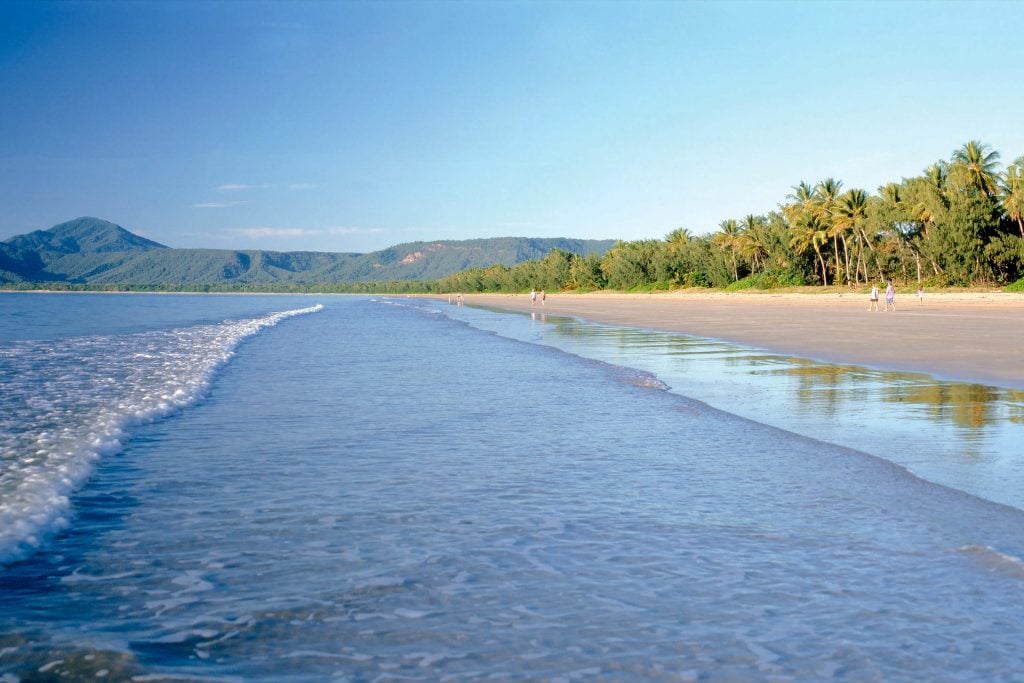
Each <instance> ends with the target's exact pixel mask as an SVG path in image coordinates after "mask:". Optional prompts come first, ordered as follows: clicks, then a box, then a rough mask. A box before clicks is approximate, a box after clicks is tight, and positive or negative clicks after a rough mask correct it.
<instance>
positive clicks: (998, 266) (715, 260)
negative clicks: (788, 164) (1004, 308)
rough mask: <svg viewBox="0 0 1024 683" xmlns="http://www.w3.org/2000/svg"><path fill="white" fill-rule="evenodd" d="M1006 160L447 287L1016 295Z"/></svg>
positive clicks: (967, 152)
mask: <svg viewBox="0 0 1024 683" xmlns="http://www.w3.org/2000/svg"><path fill="white" fill-rule="evenodd" d="M998 161H999V153H998V152H995V151H993V150H991V149H990V148H989V147H988V146H987V145H984V144H982V143H980V142H976V141H971V142H968V143H966V144H965V145H963V146H962V147H961V148H959V149H957V150H956V151H954V152H953V154H952V156H951V157H950V159H949V160H948V161H938V162H936V163H934V164H932V165H931V166H929V167H928V168H927V169H925V171H924V173H923V174H922V175H920V176H917V177H914V178H904V179H903V180H902V181H900V182H898V183H897V182H891V183H888V184H886V185H883V186H882V187H880V188H878V192H877V194H870V193H868V192H867V191H865V190H862V189H858V188H851V189H846V190H844V189H843V183H842V182H841V181H839V180H836V179H833V178H826V179H824V180H822V181H820V182H818V183H816V184H814V185H811V184H809V183H806V182H800V183H798V184H797V185H796V186H795V187H793V192H792V193H791V194H790V195H789V196H787V197H786V198H785V200H784V202H783V203H782V204H780V205H779V208H778V210H777V211H771V212H769V213H767V214H764V215H757V216H753V215H751V216H746V217H744V218H742V219H739V220H736V219H728V220H724V221H722V222H721V223H720V224H719V226H718V229H717V230H716V231H714V232H713V233H711V234H707V235H701V236H695V235H693V234H692V233H691V232H690V231H689V230H686V229H683V228H680V229H678V230H674V231H672V232H671V233H669V234H668V235H667V236H666V237H665V239H663V240H636V241H623V242H618V243H617V244H616V245H615V246H614V247H613V248H612V249H611V250H609V251H608V252H607V253H606V254H605V255H604V257H603V258H598V257H596V256H576V255H573V254H569V253H565V252H557V251H556V252H552V253H550V254H548V256H546V257H545V258H543V259H540V260H538V261H533V262H529V263H522V264H519V265H517V266H515V267H512V268H508V267H503V266H491V267H488V268H477V269H472V270H469V271H465V272H460V273H457V274H454V275H451V276H448V277H446V278H443V279H442V280H441V281H440V282H438V283H436V288H437V290H439V291H469V292H472V291H521V290H523V289H529V288H530V287H542V288H545V289H549V290H558V289H584V290H586V289H601V288H608V289H616V290H651V289H669V288H674V287H719V288H727V289H747V288H758V289H768V288H774V287H783V286H798V285H823V286H828V285H840V286H849V287H858V286H861V285H863V284H866V283H869V282H877V281H881V280H886V279H893V280H895V281H897V282H898V283H910V282H915V283H921V284H923V285H926V286H936V287H944V286H968V285H982V284H984V285H1005V284H1007V283H1013V282H1014V281H1015V280H1017V279H1018V278H1020V277H1021V275H1022V274H1024V157H1020V158H1018V159H1017V160H1016V161H1014V162H1013V163H1011V164H1009V165H1008V166H1007V167H1006V169H1005V170H1004V171H1002V172H999V171H998ZM1011 288H1014V289H1016V288H1024V283H1020V284H1017V285H1015V286H1012V287H1011Z"/></svg>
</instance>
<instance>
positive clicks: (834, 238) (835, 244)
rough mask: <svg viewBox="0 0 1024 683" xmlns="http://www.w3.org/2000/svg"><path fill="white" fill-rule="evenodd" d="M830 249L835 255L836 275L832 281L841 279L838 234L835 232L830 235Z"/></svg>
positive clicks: (841, 270)
mask: <svg viewBox="0 0 1024 683" xmlns="http://www.w3.org/2000/svg"><path fill="white" fill-rule="evenodd" d="M832 251H834V252H835V255H836V277H835V279H834V280H833V282H839V281H840V279H842V275H841V274H842V272H843V265H842V264H841V263H839V236H838V235H835V234H833V235H832Z"/></svg>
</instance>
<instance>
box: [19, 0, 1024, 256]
mask: <svg viewBox="0 0 1024 683" xmlns="http://www.w3.org/2000/svg"><path fill="white" fill-rule="evenodd" d="M1022 27H1024V2H994V3H993V2H990V3H985V2H969V3H967V2H964V3H959V2H948V3H947V2H852V1H851V2H837V3H829V2H767V1H765V2H611V3H591V2H583V1H571V2H570V1H565V2H524V1H512V2H501V1H497V0H495V1H490V2H428V1H419V2H417V1H413V0H407V1H404V2H313V3H300V2H242V1H236V2H161V1H159V0H153V1H150V2H57V3H49V2H29V3H21V2H12V1H10V0H5V1H3V2H0V239H6V238H8V237H10V236H12V235H15V234H19V233H23V232H28V231H31V230H35V229H40V228H48V227H51V226H53V225H54V224H56V223H60V222H62V221H65V220H69V219H71V218H75V217H78V216H97V217H100V218H105V219H107V220H111V221H113V222H115V223H118V224H120V225H122V226H124V227H126V228H128V229H129V230H132V231H133V232H137V233H139V234H142V235H145V236H147V237H149V238H151V239H155V240H157V241H159V242H162V243H164V244H167V245H169V246H173V247H216V248H227V247H230V248H266V249H280V250H300V249H301V250H306V249H313V250H323V251H356V252H365V251H372V250H376V249H380V248H384V247H386V246H390V245H392V244H397V243H400V242H408V241H413V240H431V239H467V238H473V237H498V236H527V237H582V238H618V239H639V238H647V237H656V238H661V237H664V236H665V235H666V234H667V233H668V232H670V231H671V230H673V229H675V228H677V227H685V228H688V229H690V230H691V231H692V232H694V233H705V232H709V231H712V230H714V229H715V227H716V226H717V225H718V223H720V222H721V221H722V220H724V219H726V218H741V217H742V216H744V215H746V214H748V213H766V212H768V211H770V210H773V209H775V208H777V206H778V204H779V203H780V202H782V201H783V200H784V199H785V196H786V194H788V193H789V192H790V191H791V188H792V186H793V185H795V184H797V183H798V182H799V181H801V180H806V181H808V182H812V183H813V182H816V181H818V180H820V179H822V178H824V177H827V176H833V177H836V178H838V179H840V180H842V181H843V183H844V187H847V188H850V187H863V188H865V189H867V190H869V191H872V192H874V191H875V190H876V188H877V187H878V186H879V185H880V184H882V183H885V182H888V181H890V180H899V179H900V178H901V177H905V176H912V175H917V174H918V173H920V172H921V170H922V169H923V168H924V167H925V166H927V165H929V164H931V163H933V162H934V161H936V160H938V159H940V158H943V159H945V158H948V157H949V155H950V153H951V152H952V151H953V149H955V148H957V147H959V146H960V145H962V144H963V143H964V142H966V141H968V140H971V139H977V140H981V141H982V142H984V143H987V144H989V145H991V146H992V147H993V148H995V149H996V150H997V151H999V152H1000V153H1001V154H1002V158H1003V161H1004V162H1008V161H1012V160H1013V159H1014V158H1016V157H1018V156H1021V155H1024V66H1022V65H1024V39H1022V35H1024V34H1022V32H1021V29H1022Z"/></svg>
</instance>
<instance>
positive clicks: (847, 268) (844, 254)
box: [839, 235, 851, 285]
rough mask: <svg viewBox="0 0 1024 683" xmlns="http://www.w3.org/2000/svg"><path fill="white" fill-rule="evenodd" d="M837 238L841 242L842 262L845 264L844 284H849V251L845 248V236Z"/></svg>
mask: <svg viewBox="0 0 1024 683" xmlns="http://www.w3.org/2000/svg"><path fill="white" fill-rule="evenodd" d="M839 238H840V239H841V240H842V241H843V261H845V262H846V284H847V285H849V284H851V280H850V251H849V250H848V249H847V248H846V235H840V236H839Z"/></svg>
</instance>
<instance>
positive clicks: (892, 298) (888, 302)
mask: <svg viewBox="0 0 1024 683" xmlns="http://www.w3.org/2000/svg"><path fill="white" fill-rule="evenodd" d="M890 306H892V310H893V311H894V312H895V311H896V289H895V288H894V287H893V286H892V280H889V281H888V282H887V283H886V284H885V310H886V311H888V310H889V307H890Z"/></svg>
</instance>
